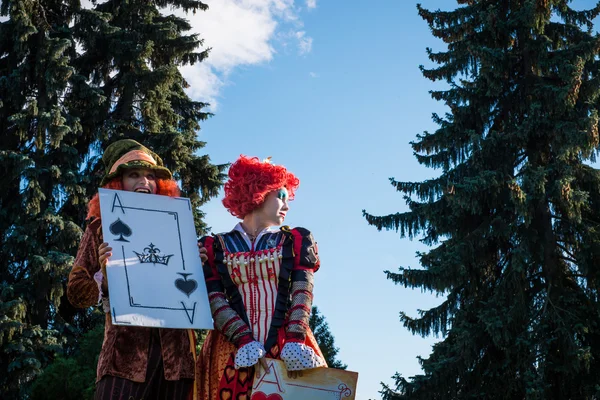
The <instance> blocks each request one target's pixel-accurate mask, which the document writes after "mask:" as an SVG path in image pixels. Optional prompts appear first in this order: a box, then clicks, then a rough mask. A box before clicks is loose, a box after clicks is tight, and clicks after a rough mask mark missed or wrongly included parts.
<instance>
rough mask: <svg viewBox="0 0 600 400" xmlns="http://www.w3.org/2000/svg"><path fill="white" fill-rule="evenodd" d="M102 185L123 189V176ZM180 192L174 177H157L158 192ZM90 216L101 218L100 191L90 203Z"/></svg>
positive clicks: (177, 193)
mask: <svg viewBox="0 0 600 400" xmlns="http://www.w3.org/2000/svg"><path fill="white" fill-rule="evenodd" d="M102 187H103V188H105V189H114V190H123V181H122V177H121V176H116V177H115V178H113V179H111V180H110V181H108V182H107V183H106V185H104V186H102ZM180 193H181V192H180V191H179V187H177V182H175V181H174V180H173V179H156V194H160V195H162V196H170V197H177V196H179V195H180ZM90 218H100V197H99V196H98V193H96V194H95V195H94V197H92V199H91V200H90V201H89V203H88V214H87V217H86V219H90Z"/></svg>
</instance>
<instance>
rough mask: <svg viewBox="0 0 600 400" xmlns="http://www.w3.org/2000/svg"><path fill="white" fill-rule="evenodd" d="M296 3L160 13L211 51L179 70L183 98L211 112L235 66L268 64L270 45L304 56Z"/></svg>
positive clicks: (308, 45) (228, 0)
mask: <svg viewBox="0 0 600 400" xmlns="http://www.w3.org/2000/svg"><path fill="white" fill-rule="evenodd" d="M0 1H2V0H0ZM104 1H106V0H99V2H104ZM300 2H301V0H298V1H296V2H295V0H205V3H206V4H208V6H209V9H208V10H207V11H199V12H196V13H195V14H194V13H191V12H190V13H188V14H185V13H183V12H182V11H181V10H177V9H171V8H167V9H164V10H163V13H164V14H172V13H174V14H176V15H178V16H181V17H183V18H186V19H187V20H189V21H190V24H191V25H192V30H191V32H188V33H197V34H199V35H200V37H201V38H202V39H204V46H205V48H207V47H210V48H211V50H210V54H209V57H208V58H207V59H206V60H204V61H203V62H201V63H198V64H196V65H193V66H185V67H182V68H181V71H182V73H183V76H184V77H185V79H186V80H187V81H188V83H189V84H190V88H189V89H188V94H189V95H190V96H191V97H192V98H193V99H194V100H198V101H205V102H209V103H211V108H212V110H213V111H214V110H215V108H216V107H217V105H218V99H219V95H220V93H221V90H222V88H223V87H224V86H225V85H227V84H228V83H229V76H230V74H231V72H232V71H234V70H235V69H236V68H240V67H244V66H251V65H260V64H265V63H268V62H269V61H271V60H272V59H273V57H275V56H276V55H277V51H276V47H280V48H282V49H285V50H286V53H287V50H289V49H292V48H293V49H294V52H296V53H297V54H299V55H306V54H308V53H310V52H311V50H312V42H313V39H312V38H311V37H310V36H308V35H307V33H306V32H305V31H304V30H303V29H302V28H303V23H302V20H301V15H300V11H301V7H300V6H299V5H298V4H297V3H300ZM82 3H83V6H84V7H86V8H87V7H91V6H92V3H91V1H90V0H83V1H82ZM306 7H307V8H314V7H316V0H306ZM198 51H200V49H199V50H198Z"/></svg>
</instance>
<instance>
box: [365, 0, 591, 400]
mask: <svg viewBox="0 0 600 400" xmlns="http://www.w3.org/2000/svg"><path fill="white" fill-rule="evenodd" d="M458 4H459V7H458V8H456V9H455V10H452V11H439V10H438V11H429V10H426V9H424V8H422V7H421V6H420V5H419V6H418V12H419V15H420V16H421V17H422V18H423V19H424V20H425V21H427V23H428V24H429V26H430V28H431V32H432V33H433V35H434V36H435V37H437V38H440V39H442V40H443V41H444V42H445V44H446V45H447V49H446V50H444V51H441V52H434V51H432V50H431V49H428V56H429V58H430V59H431V60H432V61H433V62H434V63H435V64H437V65H436V66H434V67H433V68H424V67H421V69H422V72H423V75H424V76H425V77H426V78H428V79H430V80H432V81H438V80H442V81H445V82H447V84H448V89H447V90H439V91H432V92H431V95H432V97H433V98H434V99H436V100H438V101H442V102H444V104H445V105H446V106H447V107H448V110H449V111H448V113H447V114H446V115H444V116H440V115H435V114H434V115H433V119H434V121H435V122H436V123H437V125H438V126H439V127H438V128H437V129H436V131H435V132H433V133H430V132H425V133H424V134H422V135H419V136H418V137H417V140H416V141H414V142H412V143H411V145H412V147H413V149H414V152H415V156H416V158H417V160H418V161H419V162H420V163H421V164H422V165H425V166H427V167H430V168H436V169H439V170H440V175H439V176H438V177H436V178H434V179H429V180H425V181H422V182H404V181H397V180H395V179H391V183H392V185H393V186H394V187H395V188H396V189H397V190H398V191H399V192H401V193H403V194H404V197H405V200H406V202H407V205H408V207H409V211H407V212H399V213H396V214H392V215H387V216H374V215H371V214H369V213H367V212H364V215H365V217H366V219H367V222H368V223H369V224H370V225H373V226H375V227H376V228H377V229H379V230H381V229H386V230H390V229H391V230H396V231H399V232H400V234H401V236H402V237H405V236H408V237H409V238H414V237H420V238H421V240H422V241H423V242H424V243H425V244H427V245H430V246H431V249H430V250H429V251H427V252H423V253H419V254H418V257H419V260H420V264H421V266H422V267H423V268H422V269H414V268H401V269H400V271H399V272H396V273H395V272H389V271H386V273H387V277H388V278H389V279H391V280H392V281H393V282H395V283H396V284H399V285H403V286H404V287H410V288H419V289H421V290H428V291H431V292H434V293H437V294H440V295H443V296H445V299H446V300H445V301H444V302H443V303H442V304H440V305H439V306H438V307H435V308H432V309H429V310H424V311H421V312H420V314H419V315H418V316H409V315H406V314H404V313H401V321H402V323H403V324H404V326H405V327H406V328H408V329H409V330H410V331H411V332H413V333H414V334H419V335H422V336H426V335H431V334H441V335H442V336H443V340H442V341H441V342H439V343H437V344H436V345H435V346H434V348H433V352H432V354H431V355H430V356H429V357H428V358H424V359H421V360H420V362H421V365H422V368H423V373H422V374H420V375H418V376H415V377H412V378H411V379H405V378H403V377H402V376H400V375H397V376H396V383H397V387H396V388H395V390H392V389H390V388H388V387H384V390H383V392H382V393H383V395H384V396H383V397H384V399H404V398H407V399H523V398H527V399H592V398H597V397H598V396H600V307H599V304H598V301H599V298H598V287H599V285H600V174H599V172H598V171H597V170H596V169H595V168H593V167H592V166H590V162H594V161H595V154H596V152H597V151H598V149H599V135H598V121H599V119H598V107H599V104H600V103H599V95H600V63H599V56H600V37H599V36H598V35H597V34H592V20H593V19H594V18H596V17H597V16H598V15H599V14H600V3H598V4H597V5H596V6H595V7H594V8H593V9H590V10H583V11H576V10H574V9H573V8H571V7H570V1H567V0H546V1H534V0H493V1H492V0H459V1H458Z"/></svg>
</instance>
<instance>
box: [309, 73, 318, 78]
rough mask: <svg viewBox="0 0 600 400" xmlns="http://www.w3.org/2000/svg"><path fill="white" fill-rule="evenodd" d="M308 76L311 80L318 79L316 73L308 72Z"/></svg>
mask: <svg viewBox="0 0 600 400" xmlns="http://www.w3.org/2000/svg"><path fill="white" fill-rule="evenodd" d="M308 75H309V76H310V77H311V78H318V77H319V74H317V73H316V72H309V73H308Z"/></svg>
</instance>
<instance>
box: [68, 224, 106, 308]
mask: <svg viewBox="0 0 600 400" xmlns="http://www.w3.org/2000/svg"><path fill="white" fill-rule="evenodd" d="M100 226H101V223H100V220H99V219H96V220H94V221H92V222H91V223H90V224H89V225H88V226H87V228H86V229H85V232H84V234H83V238H82V239H81V243H80V244H79V249H78V250H77V257H75V262H74V263H73V268H72V269H71V272H70V273H69V281H68V283H67V297H68V299H69V301H70V302H71V304H73V305H74V306H75V307H80V308H87V307H91V306H94V305H97V304H98V300H99V298H100V290H99V288H98V283H97V281H96V280H95V279H94V275H95V274H97V273H98V272H99V271H100V264H99V263H98V247H99V246H100V237H99V236H98V229H99V228H100Z"/></svg>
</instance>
